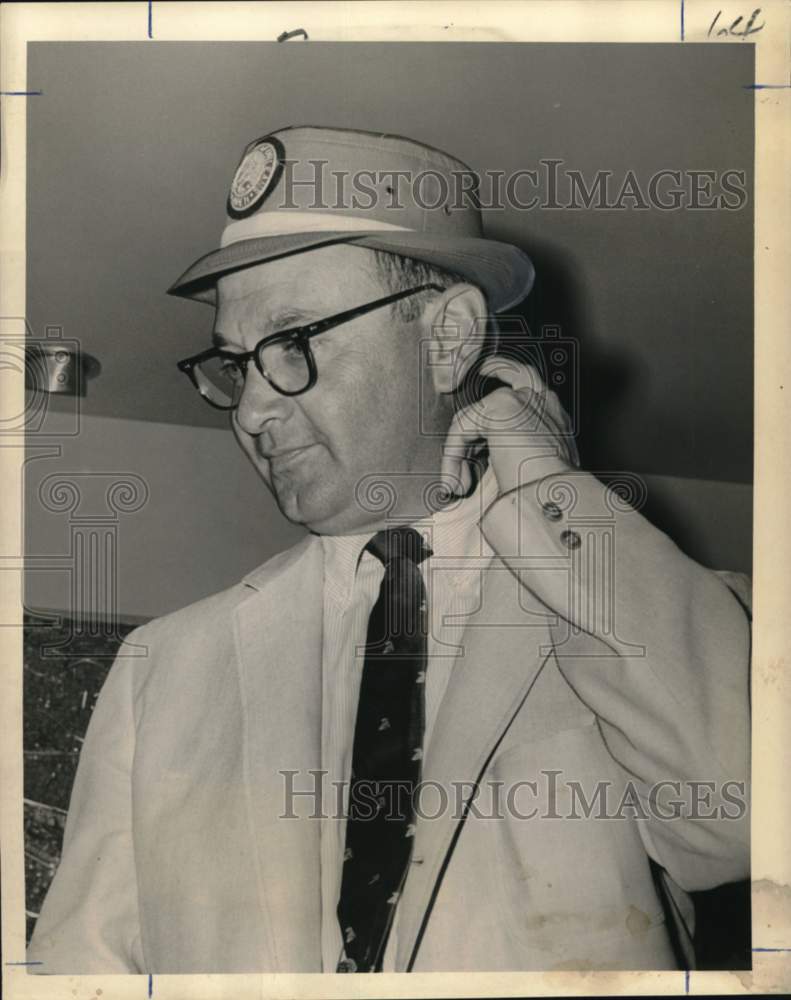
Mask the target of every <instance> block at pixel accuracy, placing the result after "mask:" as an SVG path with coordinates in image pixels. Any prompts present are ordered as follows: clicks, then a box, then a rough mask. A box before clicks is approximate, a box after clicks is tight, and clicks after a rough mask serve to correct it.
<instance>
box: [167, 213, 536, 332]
mask: <svg viewBox="0 0 791 1000" xmlns="http://www.w3.org/2000/svg"><path fill="white" fill-rule="evenodd" d="M333 243H353V244H354V245H355V246H363V247H368V248H369V249H371V250H383V251H385V252H386V253H396V254H401V255H402V256H404V257H413V258H415V260H420V261H423V262H425V263H426V264H432V265H434V266H435V267H440V268H444V269H446V270H449V271H455V272H456V273H458V274H461V275H462V276H463V277H465V278H466V279H467V280H468V281H470V282H471V283H472V284H475V285H478V286H480V288H482V289H483V291H484V292H485V293H486V297H487V299H488V302H489V307H490V309H491V310H492V312H503V311H504V310H505V309H510V308H511V306H514V305H516V303H517V302H521V301H522V299H523V298H525V296H526V295H527V294H528V293H529V292H530V289H531V288H532V287H533V279H534V277H535V271H534V270H533V265H532V263H531V261H530V258H529V257H528V256H527V254H526V253H524V252H523V251H522V250H520V249H519V248H518V247H515V246H512V245H511V244H510V243H500V242H499V241H496V240H484V239H476V238H473V237H442V238H440V237H437V236H434V235H430V234H425V233H416V232H413V231H411V230H387V231H382V230H378V231H370V232H355V233H352V234H350V233H349V232H348V230H347V231H345V232H341V231H335V232H322V233H315V232H313V233H289V234H287V235H284V236H261V237H257V238H255V239H251V240H240V241H239V242H238V243H231V244H229V245H228V246H227V247H222V248H221V249H219V250H213V251H212V252H211V253H208V254H206V256H205V257H201V258H200V260H197V261H195V263H194V264H193V265H192V266H191V267H189V268H188V269H187V270H186V271H185V272H184V274H182V275H181V277H180V278H179V279H178V280H177V281H175V282H174V283H173V284H172V285H171V286H170V288H169V289H168V294H169V295H178V296H181V297H182V298H186V299H195V300H197V301H198V302H207V303H209V304H211V305H214V304H215V303H216V283H217V279H218V278H220V277H222V275H224V274H229V273H230V272H231V271H238V270H240V269H241V268H245V267H251V266H252V265H254V264H263V263H264V262H266V261H271V260H277V259H278V258H281V257H287V256H290V255H291V254H296V253H305V252H306V251H308V250H315V249H317V248H318V247H323V246H327V245H329V244H333Z"/></svg>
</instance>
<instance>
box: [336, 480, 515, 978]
mask: <svg viewBox="0 0 791 1000" xmlns="http://www.w3.org/2000/svg"><path fill="white" fill-rule="evenodd" d="M497 493H498V490H497V481H496V479H495V477H494V473H493V472H492V470H491V468H489V469H487V471H486V472H485V474H484V475H483V477H482V479H481V482H480V483H479V485H478V488H477V489H476V491H475V492H474V493H473V494H472V495H471V496H469V497H466V498H464V499H461V500H457V501H454V502H453V503H452V504H451V505H449V506H448V507H446V508H444V509H443V510H441V511H439V512H438V513H436V514H433V515H431V516H429V517H425V518H423V519H421V520H419V521H413V522H411V526H412V527H413V528H415V529H416V530H417V531H420V532H421V534H422V535H423V536H424V538H425V539H426V542H427V543H428V545H429V546H430V547H431V550H432V555H431V557H430V558H429V559H427V560H425V561H424V562H423V563H422V564H421V566H420V570H421V572H422V574H423V579H424V583H425V586H426V595H427V601H428V609H429V616H430V623H431V625H430V632H429V636H428V669H427V674H426V689H425V690H426V726H425V735H424V743H423V756H424V758H425V756H426V751H427V748H428V745H429V741H430V739H431V733H432V729H433V727H434V722H435V720H436V717H437V712H438V710H439V706H440V703H441V701H442V698H443V695H444V694H445V690H446V688H447V685H448V683H449V682H450V681H451V678H452V674H453V665H454V662H455V660H456V658H457V656H459V655H463V651H462V650H461V639H462V633H463V631H464V625H465V618H466V616H468V615H470V614H471V613H473V612H474V611H475V610H476V609H477V608H478V607H479V605H480V596H481V594H480V591H481V571H482V570H483V569H485V568H486V566H487V565H488V564H489V562H490V561H491V558H492V554H493V553H492V549H491V548H490V546H489V545H488V543H487V542H486V540H485V538H484V537H483V535H482V534H481V531H480V529H479V527H478V524H479V522H480V520H481V518H482V516H483V514H484V512H485V511H486V509H487V507H489V505H490V504H492V503H493V502H494V500H495V499H496V498H497ZM372 537H373V533H366V534H364V535H334V536H331V535H325V536H322V539H321V540H322V544H323V546H324V626H323V648H322V735H321V748H322V770H323V771H324V775H323V791H324V796H323V814H324V815H323V818H322V820H321V824H322V827H321V907H322V910H321V913H322V921H321V922H322V967H323V969H324V971H325V972H335V969H336V966H337V963H338V960H339V958H341V957H342V951H343V942H342V939H341V932H340V928H339V926H338V919H337V916H336V907H337V905H338V896H339V893H340V887H341V876H342V866H343V850H344V842H345V837H346V823H345V819H344V815H345V810H346V804H347V801H348V783H349V778H350V771H351V761H352V748H353V743H354V724H355V719H356V715H357V701H358V697H359V691H360V680H361V677H362V670H363V663H364V659H365V640H366V634H367V628H368V616H369V614H370V612H371V609H372V607H373V605H374V603H375V602H376V599H377V597H378V595H379V586H380V584H381V581H382V576H383V575H384V567H383V566H382V564H381V562H380V561H379V560H378V559H377V558H376V557H375V556H373V555H371V553H370V552H365V551H363V550H364V549H365V546H366V544H367V543H368V542H369V541H370V539H371V538H372ZM397 935H398V912H397V911H396V915H395V920H394V923H393V929H392V931H391V933H390V938H389V940H388V945H387V950H386V953H385V959H384V971H385V972H388V971H392V970H393V963H394V957H395V949H396V941H397Z"/></svg>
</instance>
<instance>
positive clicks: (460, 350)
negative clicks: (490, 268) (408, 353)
mask: <svg viewBox="0 0 791 1000" xmlns="http://www.w3.org/2000/svg"><path fill="white" fill-rule="evenodd" d="M425 321H426V323H427V326H428V329H427V335H428V336H429V337H430V338H431V344H430V349H429V353H428V362H429V369H430V371H431V377H432V379H433V382H434V388H435V389H436V391H437V392H438V393H450V392H453V391H454V389H457V388H458V386H459V384H460V383H461V381H462V379H463V378H464V375H465V374H466V372H467V371H468V370H469V368H470V365H471V364H472V363H473V362H474V361H475V359H476V358H477V357H478V355H479V354H480V352H481V349H482V347H483V345H484V340H485V338H486V328H487V309H486V299H485V298H484V296H483V293H482V292H481V291H480V290H479V289H477V288H476V287H475V286H474V285H466V284H464V285H453V287H452V288H449V289H447V291H445V292H443V293H442V295H441V296H439V298H438V299H434V300H433V301H432V303H431V306H430V308H429V310H428V311H427V313H426V317H425Z"/></svg>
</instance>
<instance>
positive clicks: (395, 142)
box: [2, 3, 791, 997]
mask: <svg viewBox="0 0 791 1000" xmlns="http://www.w3.org/2000/svg"><path fill="white" fill-rule="evenodd" d="M77 6H79V5H77ZM97 6H101V5H97ZM129 6H135V5H129ZM137 6H139V7H140V8H141V11H142V13H141V15H140V16H141V18H142V19H145V8H146V5H145V4H141V5H137ZM178 6H181V7H182V8H189V7H195V8H199V7H200V6H201V5H200V4H184V5H178ZM242 6H245V5H242ZM261 6H266V7H271V6H272V5H261ZM284 6H287V7H289V15H290V16H296V17H297V18H298V15H299V12H298V11H297V13H296V14H294V5H284ZM301 6H302V8H304V23H305V27H301V26H300V22H299V20H298V19H297V20H294V21H289V19H288V18H286V19H285V20H284V21H283V28H284V29H285V30H283V32H282V34H280V35H279V36H278V35H275V36H272V37H268V36H267V37H266V38H259V37H256V38H250V39H246V40H245V39H244V36H243V35H242V34H239V33H237V34H235V35H233V36H229V38H228V39H226V40H218V39H214V40H208V39H202V40H192V41H190V40H175V39H174V40H158V38H157V35H156V24H157V22H156V16H157V14H156V8H157V5H156V4H153V5H151V4H149V5H148V18H149V20H148V37H147V38H144V39H141V40H123V39H122V38H117V39H115V40H111V39H109V38H108V39H106V40H76V39H75V40H65V38H64V39H62V40H41V41H35V40H33V41H29V42H28V43H27V47H26V72H27V77H26V81H24V80H23V81H22V84H23V85H24V87H25V88H26V89H25V91H24V100H25V129H26V131H25V152H26V160H25V172H24V182H25V194H26V201H25V221H24V224H25V252H24V266H25V279H24V313H23V314H20V313H19V312H15V313H13V315H5V314H4V315H3V318H2V322H3V325H4V331H3V345H2V351H3V354H4V356H5V358H6V361H5V367H7V368H8V367H10V368H14V366H16V367H17V368H18V369H19V371H20V373H21V371H22V369H23V370H24V415H23V416H24V427H23V431H24V461H23V469H22V472H21V493H20V494H19V495H20V497H21V504H22V518H23V525H24V527H23V537H24V552H23V556H24V578H23V582H22V585H21V587H22V591H21V607H20V612H19V615H18V621H17V625H18V628H17V629H16V632H17V633H18V634H19V636H20V650H21V656H22V664H21V694H22V705H23V707H22V716H21V728H20V740H21V745H20V747H19V748H18V751H17V752H18V754H19V755H20V758H21V764H22V768H23V771H22V779H21V780H22V781H23V790H22V802H21V805H20V804H19V802H17V805H16V808H18V809H19V810H20V812H19V815H20V817H21V825H22V827H23V837H24V844H23V849H24V924H25V940H24V942H22V944H21V950H20V948H17V947H16V945H15V946H14V952H13V954H9V953H8V948H7V947H6V948H5V949H4V950H5V954H6V955H7V956H8V958H9V960H14V961H13V962H12V964H17V965H20V966H23V967H24V969H25V970H26V974H27V982H28V983H33V984H34V985H33V986H28V987H26V988H27V989H28V990H30V989H33V991H34V992H35V983H36V982H40V983H44V984H45V985H46V984H47V982H48V977H53V981H55V979H56V977H61V976H69V977H79V976H101V977H109V976H119V975H134V976H143V977H148V980H147V982H148V996H149V997H150V996H152V995H153V996H156V986H155V981H156V977H157V976H165V977H169V976H174V975H176V976H186V975H191V974H211V975H238V974H271V973H284V974H292V973H325V974H329V975H330V976H332V977H335V976H337V975H339V974H387V973H402V974H406V973H410V974H419V973H445V974H450V973H555V972H579V973H585V974H589V973H599V972H602V973H614V972H618V973H620V972H661V973H664V972H675V973H676V975H677V980H676V981H674V983H675V987H674V988H676V987H677V989H678V992H680V993H682V994H683V993H684V992H689V991H690V981H692V982H694V981H695V976H697V975H698V974H699V973H704V972H731V973H734V974H735V975H734V977H732V979H733V981H732V983H731V985H730V986H729V987H728V988H729V989H738V988H740V983H742V984H743V983H744V979H743V977H744V976H745V975H748V976H749V975H751V970H752V969H753V963H754V961H755V960H756V958H757V955H756V952H758V951H761V952H762V953H763V952H772V950H773V949H772V948H762V947H760V945H761V944H762V938H761V937H760V930H759V928H758V927H757V926H756V925H755V924H754V919H753V907H752V905H751V879H752V878H753V877H754V871H753V868H752V866H751V827H752V829H753V831H754V832H755V829H756V827H755V817H754V816H753V812H752V791H751V774H752V762H751V684H752V681H753V678H752V674H751V665H752V660H753V650H754V647H755V638H754V633H753V616H752V609H753V604H754V601H753V577H754V569H755V567H754V534H753V528H754V520H753V513H754V471H755V468H756V452H755V447H754V441H755V430H756V422H755V418H754V414H755V412H756V405H757V402H758V400H757V398H756V393H755V388H754V387H755V378H756V369H755V356H756V355H755V350H756V340H755V333H754V331H755V316H756V299H755V293H754V288H755V280H756V270H755V263H756V262H755V252H754V246H755V238H756V201H757V199H759V198H760V191H758V190H757V184H756V155H757V151H756V108H757V107H758V104H757V101H759V100H760V99H761V92H760V91H759V90H756V89H755V88H754V87H753V86H752V85H753V84H754V81H755V80H756V45H755V44H753V43H754V42H755V41H757V38H753V37H752V36H753V35H756V36H758V35H759V34H760V31H761V23H762V21H765V20H766V18H767V16H768V15H769V14H770V13H771V11H768V12H767V11H765V12H764V13H761V12H760V11H756V12H753V10H752V9H751V10H749V11H748V10H747V8H745V9H744V12H743V13H744V15H745V16H744V17H743V18H740V19H738V21H737V20H736V15H737V14H738V13H740V12H741V8H740V11H739V12H737V11H735V10H734V12H733V14H731V12H730V9H729V10H728V11H726V12H725V13H724V14H723V13H721V14H720V16H719V17H718V18H715V20H714V23H713V27H712V29H711V30H710V34H709V38H705V34H704V35H702V36H701V40H699V41H697V42H691V41H690V42H685V43H683V44H682V43H681V42H679V43H678V44H660V43H653V42H649V41H645V42H636V41H632V42H624V41H621V42H614V41H613V42H606V41H600V42H573V43H572V42H568V43H565V42H562V41H553V42H543V41H534V42H532V41H521V40H520V41H509V40H497V39H492V38H487V37H484V38H478V39H477V40H475V41H469V40H454V39H453V37H450V38H448V40H430V41H421V40H408V39H409V36H408V35H407V37H406V38H405V40H385V41H382V40H375V39H373V40H355V41H329V40H322V38H321V37H319V38H317V37H315V36H313V37H311V30H312V29H311V26H310V24H309V22H310V17H309V16H308V15H309V12H310V10H311V8H312V7H313V5H311V4H304V5H301ZM326 6H332V5H326ZM360 6H361V7H366V6H378V7H380V8H386V7H388V6H389V5H387V4H379V5H360ZM390 6H392V7H393V8H395V7H397V6H398V5H390ZM523 6H524V7H525V8H526V13H527V14H529V9H530V8H531V7H532V6H535V7H539V6H540V7H542V8H543V7H545V6H546V5H531V4H529V3H528V4H524V5H523ZM625 6H626V7H630V8H634V7H635V6H636V5H634V4H626V5H625ZM682 7H683V5H682ZM383 13H386V11H383ZM716 13H717V11H716V10H714V9H712V13H711V17H712V18H714V15H715V14H716ZM750 15H752V18H750ZM707 17H708V15H707ZM710 20H711V19H708V20H707V22H706V23H707V24H708V23H709V21H710ZM287 21H288V23H286V22H287ZM144 27H145V25H144ZM723 28H727V30H728V32H729V33H730V35H729V38H728V40H727V41H724V42H723V44H714V42H712V40H711V39H712V37H713V38H714V40H715V41H716V38H717V35H716V32H718V31H721V30H723ZM682 30H683V29H682ZM704 39H705V40H704ZM4 86H5V83H4ZM786 93H787V91H786ZM20 97H21V88H20V95H17V96H15V97H12V96H7V97H4V98H3V100H4V101H6V102H9V101H12V100H19V99H20ZM778 99H779V98H778ZM782 100H785V101H787V100H788V98H787V97H785V96H782ZM7 108H8V103H6V114H9V112H8V110H7ZM786 207H787V204H786ZM781 209H782V203H781V204H780V205H778V211H780V210H781ZM764 210H766V209H765V208H764ZM781 388H782V386H781ZM784 530H785V529H783V531H784ZM781 533H782V532H781ZM762 877H763V875H762ZM7 919H8V916H7V913H6V914H4V923H5V921H6V920H7ZM19 926H20V927H21V924H20V925H19ZM789 948H791V939H789ZM774 950H775V951H777V952H778V953H781V952H782V951H783V949H782V948H780V947H778V948H777V949H774ZM786 950H788V949H786ZM764 957H765V956H764V955H763V954H762V956H761V960H762V961H763V960H764ZM780 957H781V958H782V955H780ZM17 959H18V961H16V960H17ZM690 976H691V977H692V980H690ZM739 977H742V978H741V979H740V978H739ZM403 978H404V979H406V984H405V985H404V986H403V988H404V989H405V990H408V988H409V987H408V979H407V977H403ZM58 981H60V980H58ZM75 981H76V980H75ZM103 981H106V982H108V983H111V982H112V980H111V979H109V978H107V979H106V980H105V979H103ZM327 981H328V982H330V983H335V985H334V986H332V989H334V990H336V991H338V990H340V991H341V992H340V993H337V994H336V993H333V994H332V995H343V992H344V990H347V991H349V995H350V994H351V993H355V995H357V993H358V992H359V991H360V990H362V991H363V993H361V994H360V995H364V992H365V990H367V989H372V988H374V987H371V986H366V985H365V983H366V982H368V983H370V982H372V981H371V980H363V981H362V985H361V986H360V987H357V986H356V985H355V986H351V985H346V986H344V985H343V981H341V980H338V979H333V980H327ZM97 982H98V980H97ZM185 982H186V980H185ZM394 982H401V980H394ZM339 984H340V985H339ZM734 984H735V985H734ZM396 988H400V987H398V986H397V987H396ZM591 988H592V987H591ZM741 988H743V986H742V987H741ZM577 989H579V987H577ZM105 992H107V991H106V990H105ZM138 992H139V991H138ZM25 995H34V993H27V994H25ZM47 995H53V996H54V995H56V994H54V993H52V994H47ZM57 995H60V994H57ZM64 995H65V994H64ZM130 995H131V994H130ZM140 995H143V994H140ZM173 995H175V994H173ZM179 995H181V994H179ZM195 995H198V994H195ZM228 995H230V994H228ZM237 995H247V994H246V993H244V994H237ZM273 995H274V994H273ZM327 995H329V994H327ZM458 995H472V990H471V991H470V992H469V993H467V994H464V993H463V992H462V993H459V994H458Z"/></svg>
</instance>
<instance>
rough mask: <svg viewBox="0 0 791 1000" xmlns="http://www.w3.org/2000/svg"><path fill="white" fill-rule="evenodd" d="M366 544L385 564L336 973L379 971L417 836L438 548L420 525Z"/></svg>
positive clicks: (371, 629) (360, 729)
mask: <svg viewBox="0 0 791 1000" xmlns="http://www.w3.org/2000/svg"><path fill="white" fill-rule="evenodd" d="M366 549H367V550H368V551H369V552H371V553H372V554H373V555H375V556H376V557H377V559H379V560H380V561H381V562H382V563H383V564H384V567H385V572H384V577H383V578H382V584H381V587H380V590H379V597H378V598H377V601H376V604H374V606H373V609H372V610H371V615H370V617H369V619H368V635H367V639H366V645H365V662H364V664H363V673H362V680H361V682H360V698H359V702H358V705H357V722H356V723H355V727H354V748H353V751H352V775H351V782H350V786H349V808H348V816H347V821H346V850H345V851H344V860H343V877H342V880H341V894H340V900H339V901H338V920H339V922H340V927H341V934H342V935H343V941H344V952H345V956H346V957H345V958H344V959H342V960H341V961H340V962H339V963H338V969H337V971H338V972H381V971H382V960H383V958H384V952H385V946H386V944H387V938H388V935H389V933H390V927H391V925H392V921H393V916H394V914H395V908H396V904H397V902H398V898H399V895H400V893H401V890H402V888H403V883H404V881H405V879H406V872H407V867H408V865H409V857H410V854H411V852H412V844H413V836H414V831H415V827H414V817H415V810H414V794H415V790H416V787H417V785H418V783H419V781H420V775H421V759H422V755H423V729H424V723H425V697H424V691H425V679H426V634H427V629H426V620H427V616H426V591H425V587H424V584H423V577H422V574H421V572H420V569H419V568H418V565H419V563H420V562H421V561H422V560H423V559H426V558H427V557H428V556H430V555H431V550H430V549H429V548H428V546H427V545H426V544H425V542H424V541H423V539H422V538H421V537H420V535H419V534H418V533H417V532H416V531H415V530H414V529H413V528H406V527H404V528H391V529H389V530H388V531H380V532H379V533H378V534H377V535H374V537H373V538H372V539H371V541H370V542H369V543H368V545H367V546H366Z"/></svg>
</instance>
